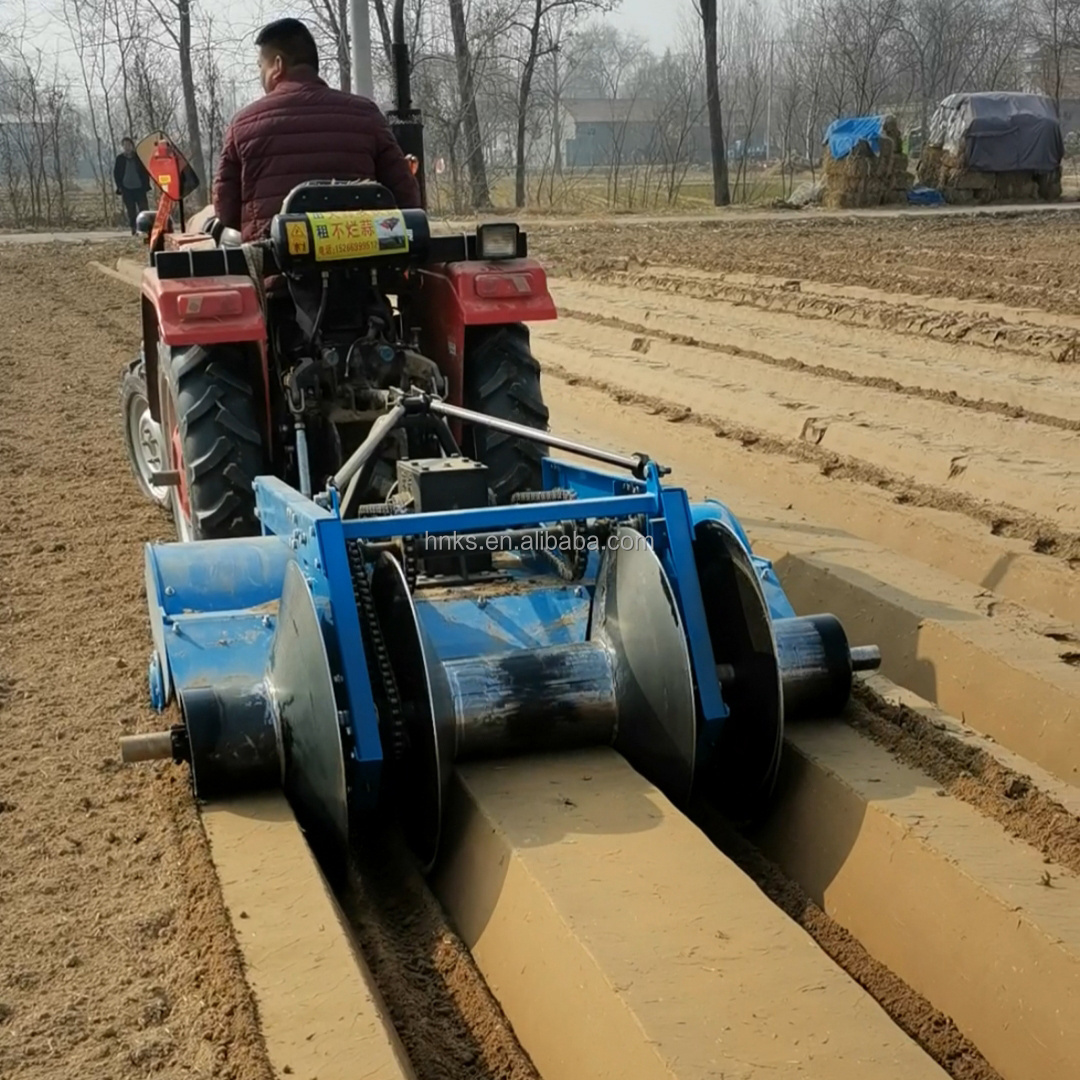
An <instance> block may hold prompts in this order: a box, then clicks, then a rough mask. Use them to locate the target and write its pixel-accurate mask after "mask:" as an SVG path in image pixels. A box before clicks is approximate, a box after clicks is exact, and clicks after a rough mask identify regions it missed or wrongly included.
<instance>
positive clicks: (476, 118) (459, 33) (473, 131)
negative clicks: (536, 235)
mask: <svg viewBox="0 0 1080 1080" xmlns="http://www.w3.org/2000/svg"><path fill="white" fill-rule="evenodd" d="M450 27H451V30H452V31H453V35H454V54H455V58H456V62H457V80H458V94H459V95H460V97H461V121H462V126H463V128H464V131H465V166H466V168H467V169H468V170H469V192H470V195H471V200H472V206H473V209H474V210H488V209H490V208H491V191H490V189H489V188H488V181H487V168H486V166H485V165H484V144H483V140H482V139H481V137H480V112H479V110H478V109H477V106H476V83H475V80H474V79H473V60H472V53H471V52H470V50H469V39H468V37H467V35H466V32H465V5H464V3H463V0H450Z"/></svg>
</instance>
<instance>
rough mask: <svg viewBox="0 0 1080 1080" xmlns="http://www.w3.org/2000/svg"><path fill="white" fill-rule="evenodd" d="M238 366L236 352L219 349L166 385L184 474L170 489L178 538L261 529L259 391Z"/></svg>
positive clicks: (262, 456)
mask: <svg viewBox="0 0 1080 1080" xmlns="http://www.w3.org/2000/svg"><path fill="white" fill-rule="evenodd" d="M230 360H233V361H234V362H232V363H230ZM241 371H242V366H241V363H240V362H239V357H238V356H237V355H236V353H235V352H234V351H233V350H230V349H227V348H224V349H223V348H220V347H218V348H212V349H211V350H209V351H208V352H207V353H206V354H205V356H204V358H203V360H202V362H200V363H197V364H195V365H194V366H192V367H189V368H187V369H186V370H184V371H183V373H182V374H181V375H180V376H179V377H178V378H177V379H175V381H172V380H171V381H170V383H169V387H170V389H169V392H170V395H171V397H172V401H171V405H172V413H173V416H174V417H175V421H176V426H175V427H174V429H173V433H172V439H173V451H174V454H175V453H176V451H179V459H180V460H179V461H178V462H177V463H176V465H175V467H176V468H177V470H178V471H180V472H181V477H182V480H181V486H180V487H174V488H173V516H174V518H175V519H176V527H177V532H178V533H179V534H180V538H181V540H221V539H226V538H229V537H236V536H258V535H259V533H260V532H261V529H260V527H259V522H258V519H257V518H256V516H255V491H254V489H253V486H252V485H253V484H254V481H255V477H256V476H258V475H260V473H263V472H265V469H264V468H263V464H264V461H265V454H264V450H263V439H262V434H261V432H260V430H259V418H258V414H257V410H256V405H255V394H254V391H253V389H252V386H251V384H250V383H249V382H248V381H247V380H246V379H245V378H244V376H243V375H242V374H241V373H240V372H241ZM175 460H176V459H175V458H174V461H175ZM185 503H186V510H185V505H184V504H185Z"/></svg>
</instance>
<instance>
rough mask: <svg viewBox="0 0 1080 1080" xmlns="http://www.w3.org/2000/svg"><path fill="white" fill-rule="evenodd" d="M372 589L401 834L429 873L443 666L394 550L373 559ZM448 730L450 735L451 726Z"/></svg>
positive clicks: (436, 815)
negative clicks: (396, 718)
mask: <svg viewBox="0 0 1080 1080" xmlns="http://www.w3.org/2000/svg"><path fill="white" fill-rule="evenodd" d="M371 592H372V597H373V599H374V601H375V612H376V617H377V618H378V620H379V626H380V627H381V629H382V634H383V639H384V641H385V643H386V649H387V652H388V654H389V659H390V665H391V667H392V668H393V669H394V676H395V678H396V681H397V686H398V694H399V696H400V698H401V705H402V717H401V723H402V725H403V732H402V735H403V740H402V748H401V754H400V757H399V758H398V759H397V760H393V759H388V761H387V770H388V772H389V773H390V783H391V785H392V787H393V790H394V791H395V792H396V795H397V804H398V816H399V819H400V821H401V826H402V829H403V830H404V832H405V838H406V840H407V841H408V843H409V846H410V847H411V848H412V850H413V853H414V854H415V855H416V857H417V859H418V860H419V861H420V864H421V868H422V870H423V872H424V873H427V872H428V871H429V870H431V868H432V867H433V866H434V864H435V858H436V856H437V855H438V852H439V839H440V836H441V834H442V807H443V797H444V795H445V790H446V783H447V781H448V779H449V776H450V766H451V753H452V751H451V748H450V747H449V746H448V744H447V737H446V736H447V729H446V726H445V725H440V724H439V723H438V717H439V716H440V715H444V712H443V711H441V710H436V708H435V706H434V704H433V701H432V682H433V681H435V682H436V684H437V682H438V675H439V674H441V671H442V666H441V665H440V664H438V663H436V664H434V669H435V670H431V669H430V668H429V662H428V661H429V657H431V656H433V654H432V652H431V648H430V645H429V644H428V642H427V640H426V635H425V634H424V631H423V627H422V626H421V624H420V621H419V619H418V618H417V616H416V608H415V607H414V605H413V600H412V596H411V594H410V593H409V585H408V582H407V581H406V580H405V574H404V571H403V570H402V568H401V564H400V563H399V562H398V561H397V559H395V558H394V557H393V556H392V555H389V554H386V553H384V554H383V555H381V556H380V558H379V561H378V562H377V563H376V564H375V570H374V573H373V574H372V578H371ZM440 732H441V733H442V737H440ZM449 733H450V736H451V737H452V734H453V730H452V728H451V729H450V732H449Z"/></svg>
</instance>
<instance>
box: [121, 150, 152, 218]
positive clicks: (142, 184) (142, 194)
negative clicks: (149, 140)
mask: <svg viewBox="0 0 1080 1080" xmlns="http://www.w3.org/2000/svg"><path fill="white" fill-rule="evenodd" d="M120 145H121V147H122V149H121V151H120V153H119V154H117V155H116V163H115V164H114V165H113V180H115V181H116V194H117V195H119V196H120V197H121V198H122V199H123V200H124V209H125V210H126V211H127V216H128V224H129V225H130V226H131V235H132V236H134V235H135V219H136V218H137V217H138V216H139V211H140V210H146V209H147V208H148V199H147V193H148V192H149V190H150V174H149V173H148V172H147V171H146V167H145V166H144V165H143V163H142V162H141V161H140V160H139V156H138V155H137V154H136V153H135V143H134V142H132V140H131V139H124V141H123V142H122V143H121V144H120Z"/></svg>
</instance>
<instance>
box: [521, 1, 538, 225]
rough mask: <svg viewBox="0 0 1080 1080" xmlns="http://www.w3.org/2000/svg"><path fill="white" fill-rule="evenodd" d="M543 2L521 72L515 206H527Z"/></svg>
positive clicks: (532, 27)
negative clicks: (532, 96)
mask: <svg viewBox="0 0 1080 1080" xmlns="http://www.w3.org/2000/svg"><path fill="white" fill-rule="evenodd" d="M541 3H542V0H536V8H535V12H534V16H533V23H532V26H531V27H530V28H529V55H528V56H527V57H526V58H525V66H524V68H522V71H521V84H520V86H519V89H518V115H517V145H516V147H515V151H516V152H515V158H516V163H515V169H514V206H516V207H517V208H518V209H519V210H521V209H522V208H523V207H524V206H525V196H526V187H525V131H526V128H527V126H528V116H529V95H530V94H531V93H532V80H533V72H535V71H536V55H537V53H538V52H539V51H540V23H541V20H542V18H543V8H542V6H541Z"/></svg>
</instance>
